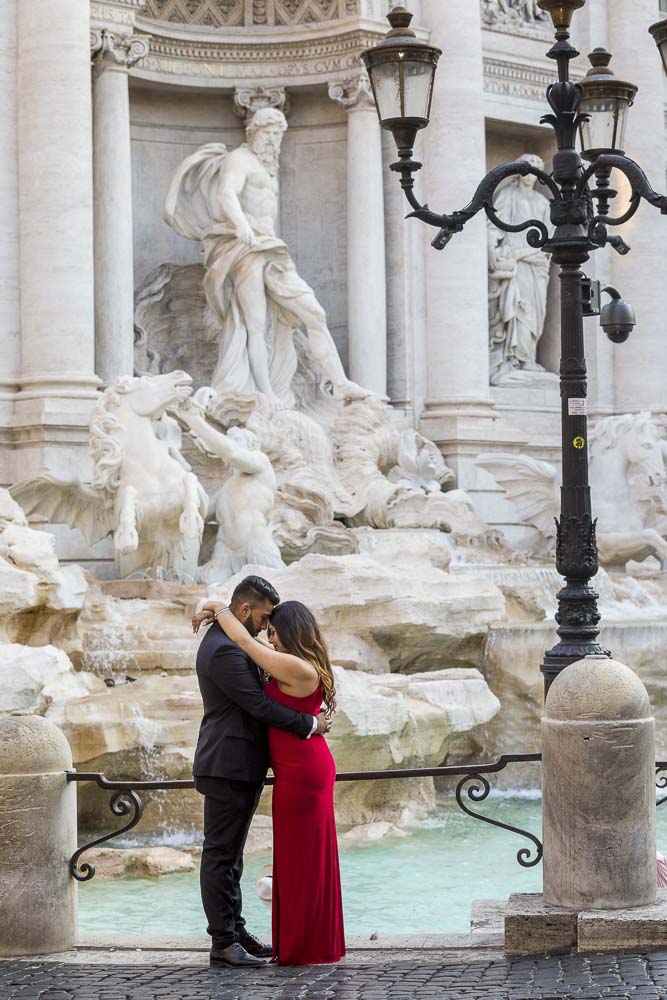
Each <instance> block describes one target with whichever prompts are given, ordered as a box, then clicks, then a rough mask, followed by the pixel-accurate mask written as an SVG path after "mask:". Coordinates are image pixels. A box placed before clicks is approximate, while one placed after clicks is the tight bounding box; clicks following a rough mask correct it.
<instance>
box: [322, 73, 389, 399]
mask: <svg viewBox="0 0 667 1000" xmlns="http://www.w3.org/2000/svg"><path fill="white" fill-rule="evenodd" d="M329 96H330V97H332V98H333V99H334V100H337V101H340V103H341V104H342V105H343V107H345V109H346V110H347V303H348V307H347V314H348V324H347V325H348V351H349V359H350V361H349V368H350V371H349V375H350V378H351V379H354V381H355V382H359V384H360V385H363V386H364V387H365V388H367V389H371V390H372V391H373V392H375V393H377V394H378V396H385V395H386V394H387V288H386V285H387V278H386V263H385V244H384V200H383V193H382V191H383V180H382V174H383V163H382V141H381V135H380V123H379V121H378V117H377V112H376V110H375V105H374V103H373V99H372V96H371V90H370V84H369V82H368V79H367V77H366V76H365V75H360V76H356V77H354V78H352V79H351V80H346V81H344V82H343V83H334V84H331V85H330V86H329Z"/></svg>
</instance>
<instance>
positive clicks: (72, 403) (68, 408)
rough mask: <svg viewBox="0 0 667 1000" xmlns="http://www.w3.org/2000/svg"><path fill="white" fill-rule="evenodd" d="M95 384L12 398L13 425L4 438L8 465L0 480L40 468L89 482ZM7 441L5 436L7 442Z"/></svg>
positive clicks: (14, 478)
mask: <svg viewBox="0 0 667 1000" xmlns="http://www.w3.org/2000/svg"><path fill="white" fill-rule="evenodd" d="M97 398H98V397H97V393H96V392H95V389H94V388H89V387H88V386H86V387H85V388H83V387H82V389H81V391H80V392H78V393H77V392H76V391H72V390H69V394H66V393H65V392H63V394H62V395H55V394H54V395H43V396H40V395H37V394H36V393H35V394H33V393H29V392H26V393H23V392H20V393H18V394H17V395H16V396H15V397H14V408H13V427H11V428H8V429H7V430H6V431H5V432H4V435H3V440H4V441H5V443H6V444H7V445H9V448H8V449H7V451H6V452H5V457H6V459H7V462H6V466H7V467H6V468H5V466H2V480H1V481H2V482H3V483H17V482H21V481H22V480H24V479H30V478H32V477H34V476H37V475H39V474H40V473H43V472H44V471H46V472H49V473H51V474H52V475H55V476H62V477H63V478H65V479H69V478H71V477H72V475H75V476H76V477H77V478H79V479H81V480H82V481H83V482H86V481H88V482H89V481H90V476H91V472H92V467H91V458H90V450H89V444H88V426H89V424H90V419H91V416H92V414H93V410H94V408H95V403H96V400H97ZM8 439H9V440H8Z"/></svg>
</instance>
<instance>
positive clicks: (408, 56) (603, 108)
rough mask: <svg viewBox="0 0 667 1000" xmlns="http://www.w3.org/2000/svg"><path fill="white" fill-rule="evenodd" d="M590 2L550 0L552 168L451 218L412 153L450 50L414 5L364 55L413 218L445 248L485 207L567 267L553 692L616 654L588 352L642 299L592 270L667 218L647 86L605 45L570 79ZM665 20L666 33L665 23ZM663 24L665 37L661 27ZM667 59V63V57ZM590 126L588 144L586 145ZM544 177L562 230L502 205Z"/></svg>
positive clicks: (618, 328) (624, 327)
mask: <svg viewBox="0 0 667 1000" xmlns="http://www.w3.org/2000/svg"><path fill="white" fill-rule="evenodd" d="M585 2H586V0H538V6H539V7H541V8H542V10H544V11H547V12H548V13H549V14H550V16H551V19H552V21H553V25H554V28H555V35H556V41H555V44H554V45H553V46H552V48H551V49H550V50H549V52H548V53H547V54H548V56H549V58H551V59H554V60H555V61H556V63H557V66H558V81H557V82H554V83H552V84H551V85H550V86H549V87H548V88H547V91H546V99H547V102H548V104H549V106H550V108H551V111H552V113H551V114H547V115H545V116H544V117H543V118H542V119H541V121H542V123H543V124H549V125H551V126H552V128H553V130H554V132H555V135H556V142H557V146H558V149H557V151H556V153H555V155H554V158H553V168H552V173H551V174H547V173H545V172H544V171H542V170H539V169H537V168H536V167H534V166H532V165H531V164H530V163H528V162H526V161H523V160H519V161H515V162H512V163H505V164H503V165H502V166H499V167H495V168H494V169H493V170H491V171H490V172H489V173H488V174H487V175H486V177H485V178H484V179H483V180H482V182H481V183H480V184H479V186H478V188H477V190H476V191H475V194H474V196H473V199H472V201H471V202H470V204H469V205H467V206H466V207H465V208H463V209H461V210H460V211H457V212H453V213H452V214H451V215H439V214H437V213H436V212H433V211H431V209H430V208H429V207H428V205H426V204H424V205H422V204H420V202H419V201H418V199H417V197H416V196H415V193H414V174H415V173H416V172H417V171H418V170H420V169H421V163H417V162H416V161H415V160H414V159H413V158H412V153H413V146H414V143H415V139H416V136H417V132H418V131H419V130H420V129H423V128H425V127H426V126H427V125H428V123H429V117H430V107H431V98H432V93H433V80H434V76H435V71H436V67H437V62H438V59H439V57H440V55H441V51H440V50H439V49H437V48H434V47H433V46H431V45H426V44H425V43H424V42H422V41H420V40H419V39H418V38H417V37H416V34H415V32H414V31H413V30H412V29H411V28H410V22H411V20H412V15H411V14H410V13H409V11H407V10H406V9H405V8H404V7H396V8H394V10H393V11H392V12H391V13H390V14H389V16H388V20H389V23H390V25H391V30H390V31H389V32H388V34H387V36H386V38H385V39H384V40H383V41H382V42H381V43H380V44H379V45H377V46H376V47H375V48H373V49H369V50H367V51H366V52H364V53H363V60H364V63H365V65H366V68H367V70H368V74H369V77H370V80H371V85H372V88H373V94H374V97H375V102H376V105H377V110H378V115H379V118H380V123H381V125H382V126H383V128H387V129H389V130H390V131H391V132H392V133H393V135H394V139H395V141H396V145H397V147H398V156H399V159H398V162H397V163H393V164H392V165H391V169H392V170H393V171H395V172H396V173H398V174H399V175H400V182H401V187H402V188H403V190H404V192H405V195H406V198H407V200H408V201H409V203H410V205H411V207H412V209H413V211H412V212H411V213H410V215H409V216H408V218H416V219H421V221H422V222H425V223H427V224H428V225H430V226H434V227H436V228H437V229H438V233H437V235H436V237H435V239H434V240H433V243H432V245H433V246H434V247H435V249H437V250H442V249H444V248H445V247H446V246H447V244H448V243H449V241H450V240H451V239H452V237H453V236H454V235H455V234H456V233H460V232H461V231H462V229H463V227H464V226H465V224H466V223H467V222H468V221H469V220H470V219H472V218H473V216H475V215H477V213H478V212H480V211H482V210H483V211H484V212H485V213H486V215H487V217H488V218H489V219H490V220H491V222H492V223H493V225H494V226H497V227H498V228H499V229H501V230H503V231H505V232H523V231H525V232H526V240H527V242H528V244H529V246H531V247H534V248H536V249H537V248H539V249H541V250H543V251H544V252H545V253H548V254H551V256H552V257H553V260H554V262H555V263H556V264H557V265H558V267H559V269H560V287H561V296H560V298H561V363H560V385H561V401H562V410H561V425H562V451H563V479H562V487H561V514H560V518H559V520H558V521H557V529H558V532H557V543H556V566H557V568H558V572H559V573H560V574H561V576H563V577H564V578H565V586H564V587H563V588H562V589H561V591H560V592H559V594H558V613H557V615H556V621H557V623H558V635H559V642H558V643H557V644H556V645H555V646H554V647H553V649H551V650H549V652H548V653H546V655H545V657H544V663H543V664H542V666H541V668H540V669H541V670H542V673H543V674H544V685H545V694H546V692H547V691H548V690H549V686H550V684H551V682H552V681H553V679H554V678H555V677H556V676H557V675H558V673H560V671H561V670H563V669H564V668H565V667H566V666H568V665H569V664H570V663H574V662H575V661H576V660H579V659H581V658H582V657H585V656H594V655H597V656H600V655H603V656H609V655H611V654H610V653H609V651H608V650H606V649H604V648H603V647H602V646H601V645H600V644H599V643H598V642H597V637H598V634H599V628H598V625H599V621H600V614H599V611H598V606H597V600H598V595H597V593H596V592H595V590H594V589H593V587H592V586H591V580H592V578H593V577H594V576H595V574H596V573H597V571H598V554H597V544H596V538H595V520H594V519H593V516H592V511H591V495H590V487H589V483H588V427H587V424H588V421H587V409H586V395H587V385H586V359H585V352H584V328H583V318H584V316H592V315H600V319H601V324H602V327H603V329H604V330H605V332H606V333H607V335H608V336H609V338H610V339H611V340H612V341H614V342H615V343H620V342H622V341H624V340H627V338H628V336H629V334H630V332H631V330H632V327H633V326H634V322H635V320H634V313H633V310H632V307H631V306H630V305H629V304H628V303H625V302H623V300H622V299H621V298H620V296H619V294H618V292H616V290H615V289H613V288H607V289H604V291H607V292H609V294H610V295H611V301H610V302H608V303H607V304H606V305H605V306H604V307H602V309H600V288H599V284H598V283H596V282H591V281H589V279H588V278H586V276H585V275H584V273H583V272H582V270H581V268H582V265H583V264H585V263H586V261H587V260H588V259H589V256H590V254H591V253H592V252H593V251H594V250H597V249H599V248H601V247H604V246H606V245H607V244H609V245H610V246H611V247H613V249H614V250H615V251H616V252H617V253H619V254H626V253H628V252H629V250H630V247H628V246H627V244H626V243H625V242H624V241H623V240H622V239H621V237H620V236H618V235H609V232H608V229H609V227H612V226H618V225H621V224H623V223H624V222H627V221H628V220H629V219H631V218H632V216H633V215H634V214H635V212H636V211H637V209H638V208H639V205H640V203H641V200H642V199H644V200H645V201H647V202H649V203H650V204H651V205H654V206H655V207H656V208H659V209H660V211H661V212H662V214H663V215H665V214H667V197H665V196H663V195H659V194H657V193H656V192H655V191H654V190H653V189H652V187H651V185H650V183H649V181H648V179H647V177H646V175H645V174H644V172H643V170H642V169H641V168H640V167H639V166H638V165H637V164H636V163H635V162H634V161H633V160H631V159H629V158H628V157H627V156H625V154H624V152H623V149H622V145H623V139H624V134H625V124H626V119H627V112H628V110H629V108H630V106H631V105H632V103H633V101H634V97H635V94H636V92H637V88H636V87H635V86H634V85H633V84H630V83H625V82H623V81H620V80H618V79H617V78H616V77H615V76H614V74H613V72H612V71H611V70H610V69H609V61H610V59H611V56H610V55H609V53H608V52H606V51H605V50H604V49H596V50H595V51H594V52H593V53H591V55H590V56H589V59H590V61H591V64H592V66H591V70H590V71H589V73H588V75H587V76H586V78H585V79H584V80H583V81H582V83H575V82H573V81H572V80H570V62H571V61H572V59H574V58H576V57H577V56H578V55H579V53H578V52H577V50H576V49H575V48H574V47H573V46H572V45H571V44H570V41H569V38H570V33H569V28H570V24H571V22H572V17H573V15H574V12H575V11H576V10H577V9H579V8H581V7H583V6H584V5H585ZM661 28H664V29H665V30H657V29H661ZM651 31H652V33H653V34H654V36H655V38H656V42H657V44H658V45H661V44H662V43H663V42H664V44H665V46H666V47H667V21H665V22H661V25H654V26H653V28H652V29H651ZM656 31H657V33H656ZM666 67H667V60H666ZM577 134H579V138H580V142H581V148H582V151H581V153H579V152H578V151H577V149H576V145H575V144H576V139H577ZM614 169H616V170H620V171H621V172H622V173H623V174H625V176H626V178H627V180H628V182H629V184H630V188H631V192H632V193H631V197H630V202H629V205H628V207H627V210H626V211H624V212H623V214H621V215H618V216H616V217H612V216H611V215H610V214H609V211H610V203H611V202H612V201H613V200H614V198H615V197H616V194H617V192H616V191H614V190H613V189H612V188H611V186H610V178H611V174H612V171H613V170H614ZM527 174H533V175H534V176H535V177H537V178H538V179H539V180H540V181H541V182H542V184H544V185H545V186H546V187H547V188H548V189H549V191H550V193H551V196H552V200H551V222H552V225H553V227H554V231H553V234H550V233H549V232H548V230H547V227H546V226H545V225H544V224H543V223H542V222H539V221H538V220H536V219H527V220H526V221H525V222H523V223H521V224H520V225H514V226H512V225H508V224H507V223H505V222H503V220H502V219H499V218H498V216H497V215H496V213H495V210H494V207H493V199H494V193H495V191H496V189H497V187H498V185H499V184H500V183H501V181H503V180H505V178H507V177H511V176H513V175H519V176H526V175H527Z"/></svg>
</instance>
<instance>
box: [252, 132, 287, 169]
mask: <svg viewBox="0 0 667 1000" xmlns="http://www.w3.org/2000/svg"><path fill="white" fill-rule="evenodd" d="M250 148H251V149H252V151H253V153H254V154H255V156H256V157H257V159H258V160H259V161H260V163H261V164H262V166H263V167H265V168H266V170H267V171H268V173H269V174H270V175H271V176H272V177H277V175H278V169H279V166H280V146H279V145H278V146H274V145H273V143H271V142H267V141H264V142H262V141H261V140H259V139H257V140H256V141H255V142H254V143H253V144H252V146H251V147H250Z"/></svg>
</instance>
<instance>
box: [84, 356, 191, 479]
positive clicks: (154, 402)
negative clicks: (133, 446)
mask: <svg viewBox="0 0 667 1000" xmlns="http://www.w3.org/2000/svg"><path fill="white" fill-rule="evenodd" d="M191 394H192V378H191V377H190V375H188V374H187V372H182V371H175V372H167V373H166V374H164V375H138V376H132V375H122V376H121V377H120V378H117V379H116V381H115V382H114V383H113V384H112V385H110V386H109V388H108V389H106V390H105V391H104V392H103V393H102V395H101V397H100V399H99V401H98V403H97V406H96V408H95V413H94V414H93V419H92V420H91V423H90V451H91V455H92V458H93V478H92V485H93V486H94V487H95V489H99V490H103V491H105V490H106V491H109V492H110V493H114V492H115V491H116V490H117V489H118V486H119V483H120V468H121V465H122V461H123V453H124V449H123V446H122V444H121V440H120V438H121V435H122V434H123V432H124V431H126V430H127V426H126V419H125V418H126V417H127V416H128V415H129V416H133V417H138V418H144V419H146V420H150V421H158V420H160V419H161V418H162V417H163V416H164V415H165V414H166V412H167V410H169V409H172V408H178V407H179V406H180V405H181V404H182V403H183V402H184V401H185V400H186V399H187V398H188V397H189V396H190V395H191Z"/></svg>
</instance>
